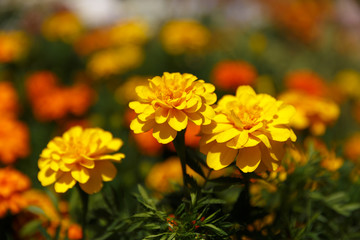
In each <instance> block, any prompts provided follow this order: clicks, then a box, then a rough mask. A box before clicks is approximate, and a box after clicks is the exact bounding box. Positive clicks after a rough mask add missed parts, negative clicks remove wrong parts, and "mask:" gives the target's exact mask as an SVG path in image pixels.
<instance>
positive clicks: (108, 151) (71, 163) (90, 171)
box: [38, 126, 125, 194]
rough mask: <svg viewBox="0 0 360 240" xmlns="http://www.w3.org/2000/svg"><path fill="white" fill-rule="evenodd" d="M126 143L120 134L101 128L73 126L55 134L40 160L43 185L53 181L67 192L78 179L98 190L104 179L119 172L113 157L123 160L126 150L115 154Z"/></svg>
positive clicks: (90, 189)
mask: <svg viewBox="0 0 360 240" xmlns="http://www.w3.org/2000/svg"><path fill="white" fill-rule="evenodd" d="M122 145H123V141H122V140H121V139H119V138H113V136H112V134H111V133H110V132H107V131H104V130H102V129H100V128H87V129H83V128H81V127H79V126H77V127H73V128H71V129H70V130H68V131H67V132H65V133H64V134H63V135H62V137H55V138H54V139H53V140H51V141H50V142H49V143H48V145H47V148H45V149H44V150H43V151H42V153H41V155H40V159H39V161H38V166H39V168H40V171H39V173H38V179H39V181H40V182H41V184H42V185H43V186H48V185H51V184H53V183H54V187H55V191H56V192H58V193H64V192H66V191H67V190H68V189H70V188H72V187H74V185H75V184H76V183H77V182H78V183H79V185H80V187H81V189H82V190H84V191H85V192H86V193H88V194H93V193H96V192H99V191H100V190H101V188H102V186H103V183H102V182H103V181H105V182H108V181H112V180H113V179H114V178H115V176H116V173H117V170H116V168H115V166H114V165H113V164H112V163H111V161H115V162H120V161H121V159H123V158H124V157H125V155H124V154H123V153H116V154H112V153H113V152H116V151H118V150H119V149H120V148H121V146H122Z"/></svg>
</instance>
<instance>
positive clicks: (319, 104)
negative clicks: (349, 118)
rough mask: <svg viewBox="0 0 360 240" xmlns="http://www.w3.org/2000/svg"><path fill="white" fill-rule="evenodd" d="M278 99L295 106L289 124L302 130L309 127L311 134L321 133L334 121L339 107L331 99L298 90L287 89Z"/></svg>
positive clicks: (317, 134)
mask: <svg viewBox="0 0 360 240" xmlns="http://www.w3.org/2000/svg"><path fill="white" fill-rule="evenodd" d="M279 100H281V101H284V102H285V103H287V104H291V105H293V106H294V107H295V108H296V113H295V116H294V117H293V118H292V120H291V126H292V127H294V128H295V129H299V130H303V129H306V128H309V129H310V131H311V133H312V134H313V135H316V136H319V135H323V134H324V133H325V131H326V127H327V126H328V125H331V124H332V123H334V122H335V121H336V120H337V119H338V117H339V115H340V108H339V106H338V105H337V104H336V103H335V102H333V101H332V100H329V99H326V98H323V97H318V96H314V95H310V94H307V93H303V92H300V91H288V92H285V93H282V94H281V95H279Z"/></svg>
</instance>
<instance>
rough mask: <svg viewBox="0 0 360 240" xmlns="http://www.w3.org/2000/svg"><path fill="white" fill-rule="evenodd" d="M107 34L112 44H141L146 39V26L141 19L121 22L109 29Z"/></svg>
mask: <svg viewBox="0 0 360 240" xmlns="http://www.w3.org/2000/svg"><path fill="white" fill-rule="evenodd" d="M109 35H110V36H109V37H110V41H111V42H112V44H114V45H128V44H135V45H142V44H144V43H145V42H146V40H147V39H148V26H147V25H146V24H145V23H144V22H142V21H135V20H133V21H126V22H121V23H119V24H117V25H115V26H113V27H112V28H111V29H110V33H109Z"/></svg>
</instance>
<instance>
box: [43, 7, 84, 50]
mask: <svg viewBox="0 0 360 240" xmlns="http://www.w3.org/2000/svg"><path fill="white" fill-rule="evenodd" d="M83 31H84V27H83V25H82V23H81V22H80V20H79V18H78V17H77V16H76V15H75V14H74V13H72V12H69V11H61V12H58V13H55V14H54V15H52V16H50V17H49V18H47V19H45V21H44V23H43V25H42V32H43V34H44V36H45V37H46V38H48V39H49V40H52V41H53V40H61V41H64V42H67V43H72V42H74V41H75V40H76V39H77V38H79V37H80V35H81V34H82V32H83Z"/></svg>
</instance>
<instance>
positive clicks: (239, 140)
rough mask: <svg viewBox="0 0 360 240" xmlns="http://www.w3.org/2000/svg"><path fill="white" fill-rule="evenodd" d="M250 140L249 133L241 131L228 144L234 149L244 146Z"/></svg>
mask: <svg viewBox="0 0 360 240" xmlns="http://www.w3.org/2000/svg"><path fill="white" fill-rule="evenodd" d="M248 140H249V134H248V132H247V131H241V132H240V134H239V135H238V136H237V137H235V138H233V139H232V140H231V141H229V142H228V143H226V146H228V147H230V148H234V149H239V148H242V147H243V146H244V145H245V144H246V143H247V141H248Z"/></svg>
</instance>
